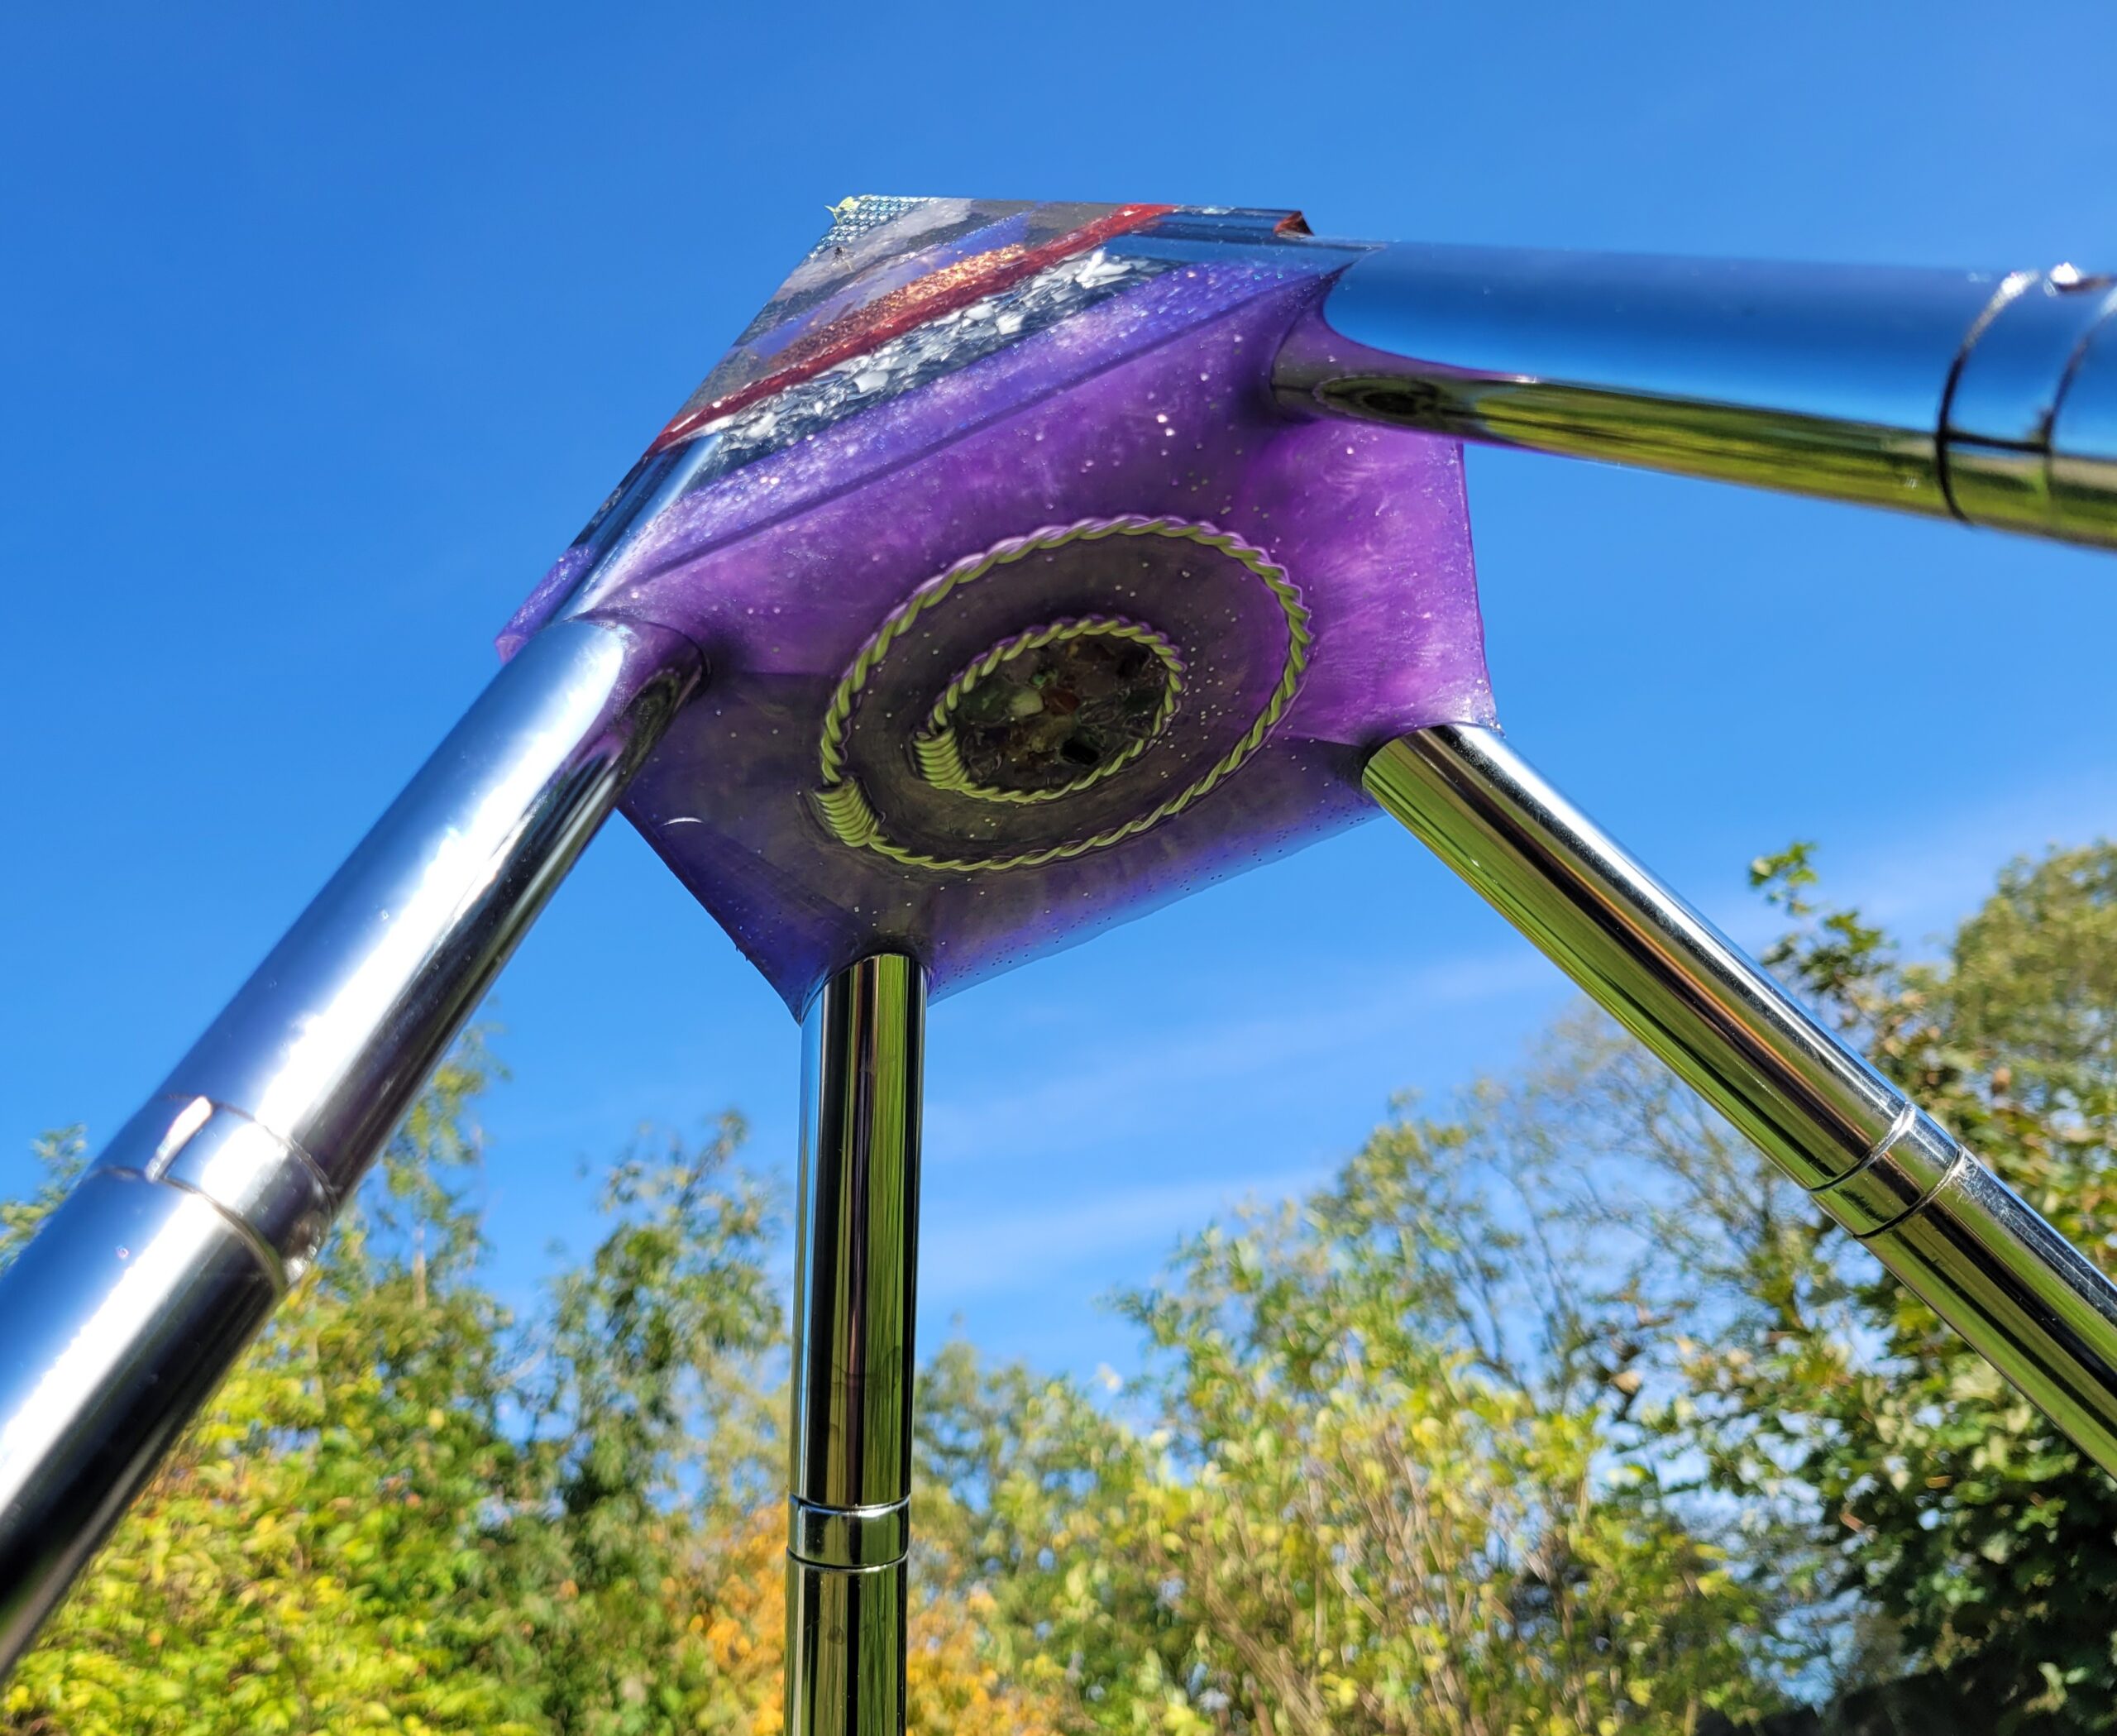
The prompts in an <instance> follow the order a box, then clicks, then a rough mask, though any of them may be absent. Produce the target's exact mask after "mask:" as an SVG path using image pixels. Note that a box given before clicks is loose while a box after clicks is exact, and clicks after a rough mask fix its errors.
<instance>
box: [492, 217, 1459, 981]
mask: <svg viewBox="0 0 2117 1736" xmlns="http://www.w3.org/2000/svg"><path fill="white" fill-rule="evenodd" d="M834 216H835V219H836V220H835V222H834V224H833V226H832V227H831V229H830V231H829V233H828V234H826V235H825V236H824V239H823V241H822V242H820V243H819V244H818V246H816V248H815V251H813V252H811V253H810V256H808V258H806V259H805V260H804V261H802V262H801V264H800V265H799V266H798V267H797V268H796V270H795V271H794V273H793V275H791V276H790V277H789V278H788V279H787V280H786V283H785V285H783V286H782V287H781V289H780V291H779V293H778V294H777V295H776V296H774V297H773V299H772V302H771V303H770V304H768V305H767V307H766V308H765V309H764V311H763V312H762V313H761V314H759V315H758V317H757V319H756V320H755V321H753V323H752V324H751V326H750V328H749V329H748V331H746V332H744V333H743V336H742V337H740V338H739V339H738V341H737V342H736V344H735V346H734V348H733V349H732V350H730V351H729V353H728V355H727V356H726V357H725V358H724V360H723V361H721V362H720V364H719V366H717V367H716V368H714V371H713V372H712V373H711V374H710V375H708V376H707V378H706V380H705V384H704V385H701V386H700V389H699V390H698V392H697V393H696V394H695V395H694V396H693V398H692V399H691V401H690V403H688V404H686V405H685V406H684V408H683V409H682V411H681V413H680V414H678V415H677V416H676V419H675V420H674V421H672V422H671V423H670V424H669V425H668V427H667V428H665V429H664V430H663V431H662V434H661V435H660V436H659V437H658V438H657V439H656V441H655V442H654V444H653V445H652V447H650V448H649V449H648V454H647V456H646V457H644V458H643V459H642V461H641V462H640V464H639V465H638V466H637V467H636V468H635V469H634V471H633V474H632V475H631V476H629V477H628V478H627V480H626V481H625V483H624V485H622V486H621V487H620V488H619V490H618V492H617V493H616V494H615V495H613V496H612V497H611V499H610V500H609V503H608V504H607V505H605V508H604V509H603V510H602V511H601V512H600V513H599V514H597V516H596V518H595V521H594V522H593V523H592V524H590V526H589V528H588V529H587V530H586V531H585V532H584V533H582V535H581V538H580V539H579V540H578V541H577V542H576V543H575V545H574V546H573V548H571V549H569V550H568V551H567V552H566V555H565V556H564V557H562V559H561V560H560V562H558V564H557V566H556V567H554V568H553V569H552V572H551V573H550V574H549V575H548V576H547V577H546V579H545V581H543V583H542V584H541V585H540V586H538V589H537V591H536V593H535V594H534V595H533V596H532V597H531V598H530V600H529V601H528V603H527V604H525V605H523V609H522V610H521V611H520V613H519V614H518V615H517V616H516V617H515V619H514V621H512V622H510V623H509V627H508V629H507V631H506V633H505V634H504V635H503V637H502V639H501V648H502V650H503V652H504V653H512V651H513V649H514V648H515V647H516V646H518V644H520V643H522V642H523V639H525V638H527V637H528V635H529V634H532V633H533V632H534V631H535V630H536V629H538V627H540V626H542V624H545V623H546V622H547V621H548V620H551V619H556V618H558V617H560V616H562V615H581V614H594V615H617V616H625V617H630V618H633V619H646V620H651V621H653V622H656V623H657V624H661V625H663V626H667V627H671V628H674V629H677V630H679V631H681V632H683V633H685V634H689V635H690V636H691V638H694V639H695V640H696V641H697V642H698V643H699V644H700V647H701V648H703V649H704V650H705V654H706V657H707V658H708V661H709V665H710V677H709V681H708V684H707V686H706V689H705V691H704V692H703V694H702V695H701V696H700V697H699V698H698V699H696V700H695V701H693V702H692V704H691V705H690V706H689V707H688V708H687V709H686V711H685V712H684V714H683V715H681V716H680V717H679V718H678V719H677V720H676V723H675V725H673V726H672V727H671V730H670V732H669V734H668V735H667V738H666V739H664V740H663V742H662V744H661V746H660V747H659V748H657V750H656V752H655V753H654V754H653V756H652V758H650V759H649V760H648V763H647V765H646V767H645V768H644V769H643V771H642V772H641V773H640V776H639V777H638V781H637V782H635V783H634V784H633V787H632V791H631V793H630V795H629V796H628V800H627V801H626V803H625V811H626V812H627V814H628V816H629V817H630V818H631V820H632V821H633V824H634V825H636V826H638V828H639V830H640V831H641V832H642V833H643V835H645V836H646V838H647V839H648V841H649V842H650V843H651V844H652V845H653V847H654V848H655V849H656V850H657V851H658V852H659V853H660V854H661V855H662V858H663V859H664V860H665V861H667V863H669V865H670V867H671V868H673V869H674V870H675V871H676V873H677V874H678V876H679V877H681V878H682V880H683V881H684V882H685V884H686V885H687V886H688V887H691V891H692V892H694V893H695V894H696V896H697V897H698V898H699V900H700V901H701V902H702V903H703V904H705V906H706V907H707V908H708V909H709V910H710V911H712V912H713V914H714V916H716V917H717V918H718V919H719V921H721V923H722V924H723V925H724V926H725V927H726V928H727V929H728V930H729V933H730V934H731V935H733V936H734V938H735V940H736V941H737V943H738V945H740V946H741V947H742V948H743V951H744V952H745V953H747V954H748V955H749V957H750V958H751V959H753V961H754V962H755V963H756V964H757V968H759V969H760V970H762V972H763V973H765V975H766V976H767V978H770V980H771V981H772V984H773V986H774V987H775V988H777V989H778V990H779V992H781V994H782V995H783V996H784V997H786V1001H787V1002H788V1004H789V1005H790V1006H791V1007H794V1008H795V1009H796V1011H799V1010H800V1007H802V1006H803V1005H804V1004H805V1002H806V1000H807V999H808V997H810V994H812V993H813V992H814V991H815V988H816V987H817V986H818V985H819V984H820V983H822V982H823V981H824V978H826V977H828V976H829V974H830V973H832V972H834V971H835V970H836V969H838V968H840V967H842V966H843V965H844V964H848V963H850V962H851V961H852V960H853V959H856V958H858V957H860V956H861V955H863V954H866V953H869V952H872V951H875V950H877V949H884V948H887V949H895V950H901V951H906V952H909V953H910V954H913V955H914V956H915V957H917V958H919V959H921V960H922V961H923V962H924V963H925V965H926V966H927V968H928V969H929V972H930V973H931V979H932V987H933V991H934V992H935V993H937V994H938V993H943V992H947V991H948V990H949V989H952V988H960V987H962V986H963V985H964V984H966V983H970V982H972V981H975V980H977V978H981V977H984V976H987V975H991V974H992V973H995V972H996V971H999V970H1001V969H1004V968H1006V967H1008V966H1009V965H1011V964H1016V963H1019V962H1020V961H1021V960H1023V959H1026V958H1028V957H1030V956H1034V955H1035V954H1039V953H1044V952H1049V951H1051V950H1053V949H1056V948H1058V947H1059V946H1063V945H1067V944H1068V943H1070V942H1072V941H1073V940H1079V939H1082V938H1085V936H1087V935H1089V934H1091V933H1092V932H1094V931H1096V930H1098V929H1101V928H1104V927H1107V926H1108V925H1110V924H1111V923H1112V922H1114V921H1121V920H1122V919H1123V918H1125V917H1126V916H1133V915H1136V914H1139V913H1140V912H1141V911H1145V910H1147V909H1150V908H1152V907H1153V906H1156V905H1158V904H1162V903H1165V902H1167V901H1169V900H1171V899H1173V898H1175V897H1180V896H1181V895H1182V894H1183V892H1186V891H1188V890H1189V889H1190V888H1192V887H1196V886H1198V885H1200V884H1202V883H1204V882H1208V881H1210V880H1213V879H1216V878H1221V877H1224V876H1226V875H1227V874H1230V873H1235V872H1238V871H1240V869H1242V868H1246V867H1249V866H1250V865H1251V864H1253V863H1256V862H1259V861H1260V860H1263V859H1265V858H1269V857H1271V856H1274V855H1278V854H1283V853H1284V852H1286V851H1288V850H1291V849H1297V848H1298V847H1299V846H1300V845H1302V844H1307V843H1309V842H1311V841H1312V840H1313V839H1317V838H1318V837H1321V836H1322V835H1325V834H1326V833H1328V832H1330V831H1332V830H1336V829H1338V828H1339V827H1341V826H1344V825H1348V824H1350V823H1351V822H1353V821H1354V820H1359V819H1361V818H1364V817H1365V816H1366V815H1368V814H1369V812H1370V811H1371V809H1370V807H1369V804H1368V802H1367V800H1366V798H1365V797H1364V796H1363V795H1362V793H1361V791H1360V786H1359V771H1360V763H1361V762H1362V760H1363V758H1364V756H1365V754H1366V753H1368V752H1369V751H1371V750H1372V749H1373V748H1375V747H1377V746H1379V744H1381V743H1383V742H1384V741H1386V740H1388V739H1390V738H1392V737H1393V736H1395V735H1398V734H1403V733H1404V732H1405V731H1407V730H1408V729H1417V728H1419V727H1421V726H1422V725H1427V724H1433V723H1441V722H1462V723H1486V722H1489V721H1490V720H1491V717H1492V708H1491V696H1490V691H1489V686H1488V683H1487V681H1486V676H1485V667H1484V647H1483V641H1482V635H1481V632H1480V628H1479V618H1478V606H1477V595H1476V590H1475V585H1474V576H1473V571H1472V567H1471V560H1470V539H1469V522H1468V519H1467V517H1466V514H1465V508H1464V501H1463V489H1462V466H1461V454H1460V448H1459V447H1456V446H1455V444H1454V443H1453V442H1447V441H1444V440H1438V439H1436V438H1432V437H1431V436H1426V435H1420V434H1413V433H1404V432H1402V431H1399V430H1395V429H1390V428H1381V427H1376V426H1372V425H1367V424H1360V423H1347V422H1340V421H1328V422H1326V421H1322V420H1317V419H1312V418H1305V417H1303V416H1302V415H1300V414H1298V413H1296V412H1293V411H1289V410H1288V409H1283V408H1281V407H1280V406H1279V405H1278V404H1277V403H1276V402H1275V400H1274V397H1273V395H1272V392H1271V390H1270V374H1271V367H1272V362H1273V358H1274V355H1275V354H1276V352H1277V350H1278V345H1279V342H1280V340H1281V338H1282V337H1283V336H1284V334H1285V333H1286V332H1287V330H1288V328H1289V326H1290V325H1291V324H1292V323H1293V321H1294V320H1295V319H1296V318H1297V316H1298V315H1299V314H1300V313H1302V311H1303V310H1304V309H1306V308H1308V307H1310V306H1311V305H1312V304H1313V303H1314V302H1315V301H1316V300H1317V299H1318V298H1319V297H1320V296H1321V294H1322V293H1323V292H1324V291H1325V290H1326V289H1327V288H1328V287H1329V284H1330V281H1331V279H1332V278H1333V277H1334V276H1335V275H1336V273H1337V272H1338V271H1340V270H1342V269H1343V268H1344V267H1345V265H1347V264H1349V263H1350V261H1352V260H1353V259H1354V258H1355V257H1357V256H1359V253H1360V251H1362V250H1361V249H1360V248H1359V247H1357V246H1345V245H1340V244H1333V243H1328V242H1318V241H1317V240H1315V239H1313V238H1312V237H1310V236H1309V235H1308V234H1307V229H1306V227H1305V226H1304V225H1303V224H1302V222H1301V221H1300V219H1299V218H1298V217H1297V216H1295V215H1293V214H1292V213H1277V212H1250V211H1202V210H1185V209H1178V208H1171V207H1168V206H1154V205H1118V206H1109V205H1064V204H1031V203H1015V202H996V201H995V202H985V201H977V200H966V199H902V198H857V199H848V200H847V201H846V202H845V203H843V205H841V206H839V207H838V208H836V211H835V213H834Z"/></svg>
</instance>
